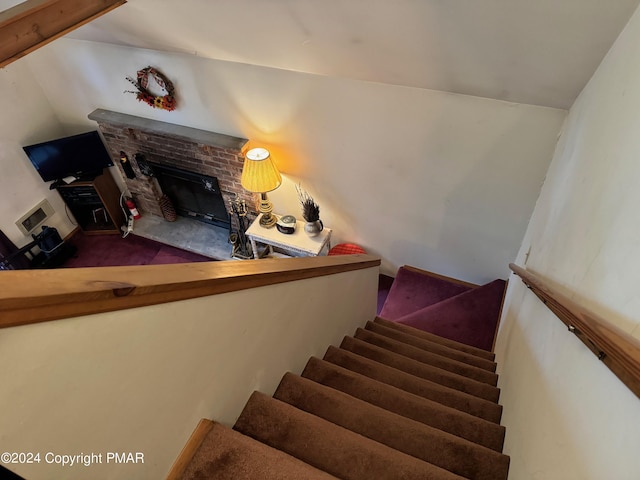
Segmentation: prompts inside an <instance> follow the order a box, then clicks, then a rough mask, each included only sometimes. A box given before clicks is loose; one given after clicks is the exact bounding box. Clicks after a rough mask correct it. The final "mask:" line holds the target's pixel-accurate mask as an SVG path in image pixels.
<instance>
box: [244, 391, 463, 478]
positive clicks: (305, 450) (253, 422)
mask: <svg viewBox="0 0 640 480" xmlns="http://www.w3.org/2000/svg"><path fill="white" fill-rule="evenodd" d="M234 429H235V430H238V431H240V432H241V433H243V434H245V435H248V436H250V437H252V438H255V439H256V440H258V441H260V442H262V443H265V444H267V445H269V446H271V447H273V448H277V449H279V450H282V451H284V452H286V453H288V454H289V455H292V456H294V457H296V458H298V459H299V460H302V461H303V462H305V463H308V464H309V465H313V466H315V467H316V468H319V469H320V470H324V471H326V472H328V473H330V474H332V475H334V476H336V477H338V478H341V479H344V480H364V479H376V480H392V479H393V480H397V479H400V478H401V479H404V480H413V479H415V480H418V479H421V480H429V479H433V480H436V479H438V480H448V479H452V480H453V479H462V478H464V477H461V476H458V475H456V474H454V473H451V472H448V471H446V470H444V469H442V468H440V467H437V466H435V465H433V464H430V463H428V462H425V461H423V460H420V459H418V458H415V457H413V456H410V455H407V454H405V453H402V452H399V451H398V450H394V449H393V448H390V447H388V446H386V445H383V444H381V443H379V442H376V441H374V440H370V439H368V438H365V437H363V436H361V435H359V434H357V433H355V432H352V431H350V430H347V429H345V428H342V427H340V426H338V425H335V424H333V423H331V422H328V421H326V420H324V419H322V418H320V417H317V416H315V415H311V414H309V413H307V412H304V411H302V410H299V409H297V408H295V407H292V406H291V405H289V404H287V403H284V402H281V401H279V400H276V399H273V398H271V397H269V396H267V395H264V394H262V393H259V392H254V393H253V394H252V395H251V398H250V399H249V401H248V402H247V404H246V406H245V408H244V410H243V411H242V413H241V414H240V417H239V418H238V421H237V422H236V424H235V426H234Z"/></svg>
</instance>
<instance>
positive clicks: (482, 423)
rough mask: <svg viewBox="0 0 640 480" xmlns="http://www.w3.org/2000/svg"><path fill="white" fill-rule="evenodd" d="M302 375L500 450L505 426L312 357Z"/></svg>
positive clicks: (391, 410)
mask: <svg viewBox="0 0 640 480" xmlns="http://www.w3.org/2000/svg"><path fill="white" fill-rule="evenodd" d="M302 377H304V378H308V379H310V380H313V381H314V382H317V383H321V384H323V385H326V386H327V387H331V388H333V389H336V390H340V391H341V392H344V393H346V394H348V395H351V396H352V397H356V398H359V399H360V400H364V401H365V402H368V403H371V404H372V405H377V406H378V407H381V408H384V409H385V410H389V411H390V412H394V413H397V414H398V415H402V416H403V417H407V418H410V419H412V420H415V421H417V422H421V423H424V424H425V425H430V426H432V427H434V428H438V429H440V430H442V431H445V432H448V433H451V434H452V435H456V436H458V437H461V438H464V439H466V440H469V441H472V442H474V443H477V444H479V445H483V446H485V447H487V448H490V449H492V450H495V451H497V452H502V447H503V445H504V436H505V428H504V427H503V426H502V425H498V424H496V423H493V422H489V421H487V420H483V419H481V418H478V417H475V416H473V415H470V414H468V413H465V412H462V411H460V410H456V409H455V408H451V407H447V406H445V405H442V404H440V403H438V402H434V401H432V400H429V399H426V398H423V397H420V396H418V395H416V394H414V393H410V392H407V391H405V390H401V389H399V388H397V387H394V386H392V385H387V384H386V383H382V382H379V381H378V380H374V379H372V378H369V377H366V376H364V375H362V374H360V373H356V372H353V371H351V370H347V369H346V368H343V367H341V366H338V365H335V364H333V363H329V362H326V361H324V360H321V359H319V358H316V357H312V358H310V359H309V361H308V362H307V365H306V367H305V368H304V371H303V372H302Z"/></svg>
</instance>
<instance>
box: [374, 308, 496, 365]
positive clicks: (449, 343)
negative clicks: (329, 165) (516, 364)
mask: <svg viewBox="0 0 640 480" xmlns="http://www.w3.org/2000/svg"><path fill="white" fill-rule="evenodd" d="M374 323H377V324H380V325H384V326H385V327H388V328H393V329H396V330H399V331H401V332H405V333H408V334H410V335H414V336H416V337H418V338H422V339H425V340H429V341H430V342H434V343H439V344H440V345H444V346H446V347H451V348H454V349H456V350H460V351H461V352H466V353H470V354H472V355H476V356H478V357H482V358H485V359H487V360H490V361H493V360H495V354H494V353H493V352H489V351H487V350H483V349H481V348H477V347H473V346H471V345H467V344H464V343H460V342H456V341H455V340H450V339H448V338H443V337H439V336H438V335H434V334H433V333H429V332H425V331H424V330H420V329H417V328H414V327H411V326H409V325H404V324H402V323H397V322H392V321H390V320H386V319H385V318H383V317H376V318H375V320H374Z"/></svg>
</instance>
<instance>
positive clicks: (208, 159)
mask: <svg viewBox="0 0 640 480" xmlns="http://www.w3.org/2000/svg"><path fill="white" fill-rule="evenodd" d="M89 119H91V120H94V121H96V122H97V123H98V127H99V130H100V132H101V134H102V137H103V139H104V141H105V144H106V147H107V150H108V151H109V154H110V155H111V158H112V159H113V162H114V164H116V165H118V168H119V169H120V172H121V173H122V177H123V178H124V179H125V182H126V185H127V188H128V189H129V191H130V192H131V194H132V195H133V197H134V199H135V201H136V204H137V206H138V208H139V209H141V210H142V211H144V212H147V213H151V214H153V215H158V216H162V211H161V210H160V206H159V204H158V199H159V198H160V196H161V195H162V192H160V191H159V185H158V183H157V182H156V181H155V180H154V179H153V178H150V177H147V176H145V175H143V174H142V172H141V171H140V168H139V167H138V165H137V163H136V161H135V155H136V154H141V155H143V156H144V157H145V159H146V160H147V161H149V162H152V163H157V164H160V165H166V166H170V167H175V168H179V169H182V170H187V171H190V172H194V173H198V174H201V175H208V176H211V177H215V178H217V179H218V183H219V185H220V190H221V193H222V196H223V198H224V201H225V205H226V206H227V211H229V212H230V208H229V202H230V201H232V200H234V199H235V198H236V194H238V195H239V197H240V198H241V199H243V200H244V201H245V202H246V203H247V205H248V206H249V208H253V209H255V202H256V200H255V197H254V195H253V194H252V193H250V192H247V191H246V190H244V189H243V188H242V186H241V184H240V177H241V175H242V166H243V164H244V156H243V154H242V149H243V147H244V146H245V145H246V143H247V141H248V140H247V139H245V138H238V137H233V136H230V135H224V134H221V133H214V132H208V131H206V130H200V129H196V128H191V127H185V126H182V125H175V124H171V123H166V122H160V121H157V120H150V119H147V118H142V117H136V116H133V115H127V114H123V113H117V112H111V111H108V110H102V109H97V110H94V111H93V112H91V113H90V114H89ZM121 151H122V152H124V153H125V154H126V155H127V157H128V158H129V161H130V162H131V165H132V167H133V170H134V172H135V174H136V178H133V179H130V178H127V176H126V175H125V174H124V171H123V169H122V166H121V164H120V152H121ZM254 213H255V212H254ZM232 221H233V219H232Z"/></svg>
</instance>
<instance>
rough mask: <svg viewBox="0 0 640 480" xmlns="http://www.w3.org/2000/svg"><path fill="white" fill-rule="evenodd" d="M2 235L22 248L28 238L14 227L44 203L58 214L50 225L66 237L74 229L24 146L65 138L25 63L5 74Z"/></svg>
mask: <svg viewBox="0 0 640 480" xmlns="http://www.w3.org/2000/svg"><path fill="white" fill-rule="evenodd" d="M0 104H1V105H2V109H1V112H2V113H0V192H2V193H1V198H2V201H0V230H2V231H3V232H4V233H5V234H6V235H7V236H8V237H9V238H10V239H11V240H12V241H13V242H14V243H16V244H17V245H18V246H22V245H24V244H26V243H28V242H29V241H31V237H25V236H24V235H23V234H22V233H21V232H20V230H18V227H17V226H16V224H15V222H16V220H18V219H19V218H20V217H22V215H24V214H25V213H27V212H28V211H29V210H31V208H33V207H34V206H36V205H37V204H38V203H39V202H41V201H42V200H43V199H45V198H46V199H47V200H48V201H49V203H51V206H52V207H53V208H54V210H55V215H54V216H53V217H51V218H50V219H48V220H47V222H46V224H47V225H49V226H52V227H56V228H58V229H59V231H60V233H61V234H62V235H66V234H67V233H69V232H70V231H71V229H72V228H73V226H72V224H71V222H69V220H68V219H67V217H66V215H65V212H64V203H63V202H62V200H61V199H60V196H59V195H58V194H57V192H55V191H52V190H49V187H48V185H47V184H45V183H44V182H43V181H42V179H41V178H40V177H39V176H38V173H37V172H36V170H35V169H34V168H33V166H32V165H31V163H30V162H29V159H28V158H27V156H26V155H25V154H24V151H23V150H22V147H23V146H24V145H28V144H31V143H36V142H41V141H44V140H48V139H49V138H55V137H58V136H62V135H64V130H63V126H62V124H61V123H60V122H59V120H58V118H57V117H56V114H55V112H54V111H53V109H52V108H51V105H50V104H49V101H48V100H47V97H46V96H45V95H44V93H43V91H42V89H41V88H40V85H39V83H38V81H37V79H36V78H34V77H33V75H32V74H31V71H30V70H29V69H28V68H27V65H26V63H24V62H15V63H12V64H11V65H9V66H7V67H5V68H2V69H0Z"/></svg>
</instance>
